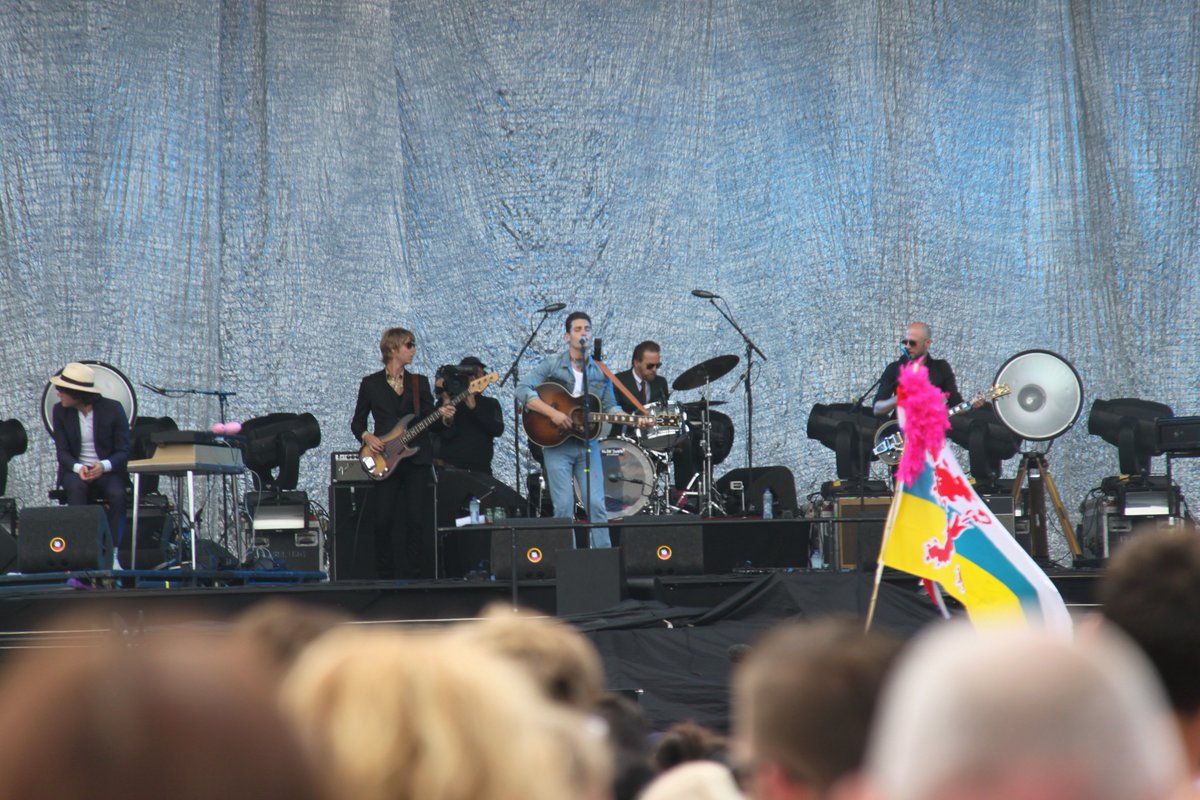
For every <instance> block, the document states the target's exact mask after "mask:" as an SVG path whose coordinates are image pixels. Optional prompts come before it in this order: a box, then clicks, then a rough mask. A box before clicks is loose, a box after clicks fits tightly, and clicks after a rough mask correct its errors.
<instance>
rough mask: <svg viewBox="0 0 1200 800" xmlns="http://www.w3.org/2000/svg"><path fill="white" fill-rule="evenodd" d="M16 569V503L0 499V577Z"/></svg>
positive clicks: (9, 499)
mask: <svg viewBox="0 0 1200 800" xmlns="http://www.w3.org/2000/svg"><path fill="white" fill-rule="evenodd" d="M16 568H17V501H16V500H15V499H13V498H11V497H0V575H2V574H4V573H6V572H12V571H14V570H15V569H16Z"/></svg>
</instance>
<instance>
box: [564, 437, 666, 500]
mask: <svg viewBox="0 0 1200 800" xmlns="http://www.w3.org/2000/svg"><path fill="white" fill-rule="evenodd" d="M597 444H598V445H599V446H600V461H601V462H602V463H603V465H604V470H603V474H604V507H605V508H606V509H608V518H609V519H620V518H622V517H632V516H633V515H634V514H639V513H641V511H642V509H643V508H645V507H646V504H647V503H649V502H650V495H651V494H652V493H653V491H654V482H655V480H656V479H657V473H656V472H655V471H654V463H653V462H652V461H651V460H650V457H649V456H648V455H646V454H645V453H644V452H642V449H641V448H640V447H638V446H637V445H636V444H634V443H633V442H631V441H629V440H627V439H601V440H600V441H599V442H597ZM582 488H583V487H581V486H580V485H579V482H578V481H576V482H575V499H576V500H577V501H579V505H580V507H583V506H584V497H583V491H582Z"/></svg>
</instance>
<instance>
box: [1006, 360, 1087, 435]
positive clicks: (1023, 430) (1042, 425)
mask: <svg viewBox="0 0 1200 800" xmlns="http://www.w3.org/2000/svg"><path fill="white" fill-rule="evenodd" d="M992 383H993V385H999V384H1007V385H1008V387H1009V388H1010V389H1012V393H1011V394H1008V395H1005V396H1004V397H1000V398H998V399H997V400H996V402H995V406H996V416H998V417H999V418H1000V421H1001V422H1003V423H1004V425H1005V426H1006V427H1007V428H1008V429H1009V430H1010V431H1012V432H1013V433H1015V434H1016V435H1017V436H1019V437H1020V438H1022V439H1028V440H1030V441H1035V442H1040V441H1047V440H1049V439H1054V438H1057V437H1059V436H1062V435H1063V434H1064V433H1066V432H1067V431H1068V430H1070V428H1071V426H1072V425H1074V424H1075V420H1077V419H1079V412H1080V411H1081V410H1083V381H1082V380H1080V379H1079V373H1078V372H1076V371H1075V367H1073V366H1071V363H1070V362H1069V361H1067V360H1066V359H1065V358H1063V357H1062V356H1060V355H1058V354H1057V353H1052V352H1050V351H1049V350H1026V351H1025V352H1023V353H1017V354H1016V355H1015V356H1013V357H1012V358H1010V359H1009V360H1008V361H1005V362H1004V364H1003V365H1001V367H1000V371H999V372H997V373H996V378H995V380H994V381H993V382H992Z"/></svg>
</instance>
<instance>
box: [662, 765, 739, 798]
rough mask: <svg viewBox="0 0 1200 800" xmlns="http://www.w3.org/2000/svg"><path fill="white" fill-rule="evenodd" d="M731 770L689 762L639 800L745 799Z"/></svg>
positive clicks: (663, 777) (669, 771) (673, 770)
mask: <svg viewBox="0 0 1200 800" xmlns="http://www.w3.org/2000/svg"><path fill="white" fill-rule="evenodd" d="M742 797H743V796H742V792H741V790H740V789H738V785H737V781H735V780H734V777H733V773H732V772H731V771H730V770H729V767H727V766H725V765H724V764H720V763H717V762H715V761H689V762H687V763H686V764H680V765H679V766H677V767H674V768H672V769H670V770H668V771H666V772H664V773H663V774H661V775H659V776H658V777H657V778H655V779H654V781H653V782H652V783H651V784H650V785H649V786H647V787H646V791H644V792H643V793H642V794H641V796H640V797H639V798H638V800H742Z"/></svg>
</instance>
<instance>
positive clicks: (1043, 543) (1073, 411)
mask: <svg viewBox="0 0 1200 800" xmlns="http://www.w3.org/2000/svg"><path fill="white" fill-rule="evenodd" d="M992 384H993V385H997V386H998V385H1001V384H1003V385H1007V386H1008V387H1009V389H1010V390H1011V393H1010V394H1007V395H1005V396H1003V397H1000V398H997V399H996V401H995V403H994V406H995V409H996V416H997V417H999V419H1000V421H1001V422H1002V423H1004V426H1005V427H1006V428H1008V429H1009V430H1010V431H1012V432H1013V433H1014V434H1016V436H1018V437H1019V438H1021V439H1026V440H1029V441H1035V442H1045V441H1050V440H1052V439H1055V438H1057V437H1059V436H1062V435H1063V434H1064V433H1066V432H1067V431H1068V430H1070V429H1071V426H1072V425H1074V424H1075V421H1076V420H1077V419H1079V412H1080V411H1082V410H1083V381H1082V380H1080V378H1079V373H1078V372H1076V371H1075V367H1073V366H1071V363H1070V362H1069V361H1067V360H1066V359H1065V358H1063V357H1062V356H1060V355H1058V354H1057V353H1052V352H1050V351H1049V350H1026V351H1024V352H1021V353H1017V354H1016V355H1015V356H1013V357H1012V358H1010V359H1008V361H1005V362H1004V363H1003V364H1002V365H1001V366H1000V370H999V372H997V373H996V377H995V379H994V380H993V381H992ZM1026 479H1028V480H1029V505H1028V508H1027V511H1028V515H1029V532H1030V538H1031V542H1032V547H1031V549H1032V555H1033V557H1034V558H1035V559H1041V560H1047V559H1049V557H1050V546H1049V542H1048V537H1047V531H1046V491H1047V490H1049V492H1050V499H1051V501H1052V502H1053V503H1054V510H1055V512H1057V514H1058V522H1059V525H1060V526H1061V527H1062V533H1063V536H1064V537H1066V540H1067V544H1068V545H1069V546H1070V548H1071V553H1072V554H1073V555H1075V556H1076V557H1079V556H1080V555H1082V554H1083V548H1082V547H1080V546H1079V540H1078V539H1077V538H1076V537H1075V529H1074V527H1073V526H1072V525H1071V520H1070V517H1068V516H1067V510H1066V508H1065V507H1064V506H1063V502H1062V497H1060V496H1059V493H1058V487H1057V486H1056V485H1055V483H1054V478H1053V477H1051V475H1050V470H1049V465H1048V464H1047V463H1046V454H1045V453H1044V452H1041V453H1038V452H1028V453H1024V454H1022V457H1021V466H1020V467H1019V468H1018V469H1017V477H1016V479H1014V480H1013V487H1012V492H1013V495H1012V496H1013V503H1014V504H1016V502H1017V498H1018V497H1019V496H1020V493H1021V489H1022V486H1023V485H1024V483H1025V480H1026Z"/></svg>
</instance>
